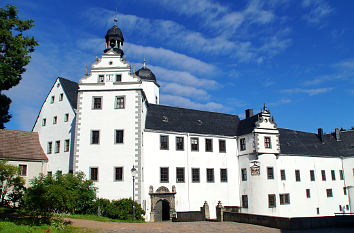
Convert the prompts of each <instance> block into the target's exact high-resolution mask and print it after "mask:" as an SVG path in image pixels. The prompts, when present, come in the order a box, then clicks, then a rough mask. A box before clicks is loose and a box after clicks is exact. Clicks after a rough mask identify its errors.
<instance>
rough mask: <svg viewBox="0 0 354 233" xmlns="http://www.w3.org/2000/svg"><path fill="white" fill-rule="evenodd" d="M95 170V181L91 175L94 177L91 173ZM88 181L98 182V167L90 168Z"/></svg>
mask: <svg viewBox="0 0 354 233" xmlns="http://www.w3.org/2000/svg"><path fill="white" fill-rule="evenodd" d="M94 170H96V179H92V178H93V175H95V174H94V173H92V171H94ZM89 175H90V180H92V181H93V182H97V181H98V167H90V173H89Z"/></svg>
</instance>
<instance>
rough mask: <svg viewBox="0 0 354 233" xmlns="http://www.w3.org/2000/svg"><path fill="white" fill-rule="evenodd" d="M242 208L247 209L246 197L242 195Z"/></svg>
mask: <svg viewBox="0 0 354 233" xmlns="http://www.w3.org/2000/svg"><path fill="white" fill-rule="evenodd" d="M242 208H248V196H247V195H242Z"/></svg>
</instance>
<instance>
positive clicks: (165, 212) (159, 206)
mask: <svg viewBox="0 0 354 233" xmlns="http://www.w3.org/2000/svg"><path fill="white" fill-rule="evenodd" d="M170 218H171V216H170V203H169V202H168V201H166V200H159V201H158V202H157V203H156V205H155V221H168V220H170Z"/></svg>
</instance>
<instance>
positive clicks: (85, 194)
mask: <svg viewBox="0 0 354 233" xmlns="http://www.w3.org/2000/svg"><path fill="white" fill-rule="evenodd" d="M95 199H96V188H95V187H94V184H93V182H92V181H91V180H86V179H85V175H84V174H83V173H82V172H80V173H77V174H75V175H73V174H65V175H59V174H57V175H56V177H55V178H54V177H51V176H44V175H40V176H39V177H37V178H34V179H33V180H32V181H31V187H30V188H28V189H27V191H26V193H25V195H24V207H25V209H26V210H27V211H29V213H31V214H33V215H37V216H38V215H41V216H48V215H50V213H53V212H60V213H64V212H66V213H80V214H85V213H87V212H89V210H90V209H92V208H93V207H94V205H95V203H94V200H95Z"/></svg>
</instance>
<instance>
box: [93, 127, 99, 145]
mask: <svg viewBox="0 0 354 233" xmlns="http://www.w3.org/2000/svg"><path fill="white" fill-rule="evenodd" d="M91 144H100V131H99V130H91Z"/></svg>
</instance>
